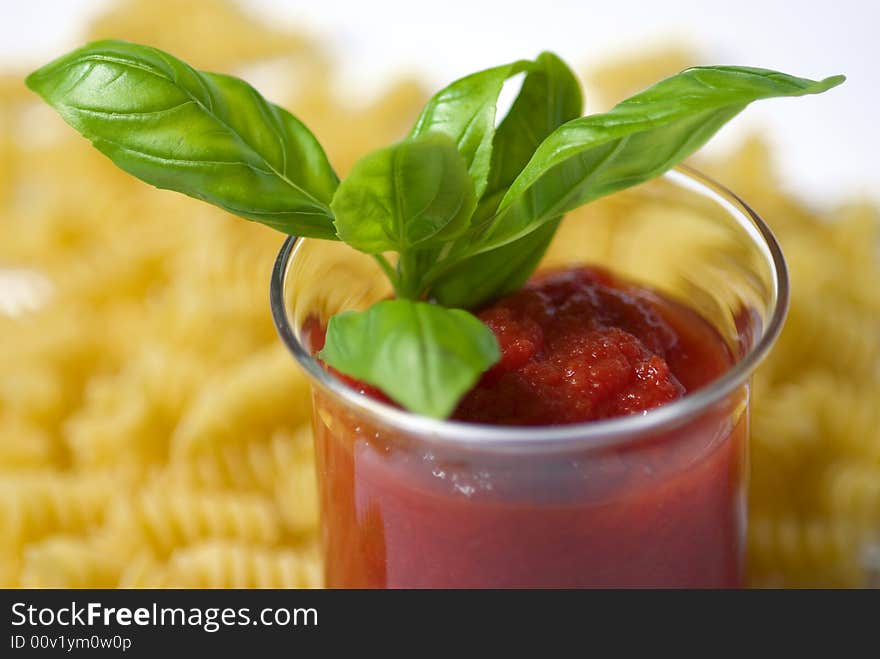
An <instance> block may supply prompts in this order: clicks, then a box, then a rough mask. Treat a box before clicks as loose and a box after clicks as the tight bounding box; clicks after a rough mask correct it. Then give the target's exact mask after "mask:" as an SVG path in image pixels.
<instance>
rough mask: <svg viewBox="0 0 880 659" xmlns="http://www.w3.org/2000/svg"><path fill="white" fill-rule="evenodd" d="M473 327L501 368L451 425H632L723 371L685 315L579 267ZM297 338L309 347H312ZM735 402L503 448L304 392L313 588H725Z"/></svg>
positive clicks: (732, 532)
mask: <svg viewBox="0 0 880 659" xmlns="http://www.w3.org/2000/svg"><path fill="white" fill-rule="evenodd" d="M477 315H478V316H479V317H480V318H481V320H483V322H485V323H486V324H487V325H488V326H489V327H490V328H491V329H492V331H493V332H494V333H495V335H496V337H497V338H498V341H499V344H500V346H501V351H502V358H501V361H500V362H499V363H498V364H497V365H496V366H494V367H493V368H492V369H491V370H490V371H489V372H487V373H486V374H485V375H484V376H483V378H482V379H481V380H480V382H479V383H478V384H477V385H476V386H475V387H474V388H473V389H472V390H471V392H469V393H468V394H467V395H466V396H465V397H464V399H463V400H462V401H461V403H460V405H459V406H458V409H457V410H456V411H455V414H454V418H455V419H456V420H459V421H468V422H477V423H484V424H493V425H517V426H554V425H562V424H571V423H577V422H585V421H596V420H601V419H608V418H612V417H618V416H625V415H630V414H644V413H646V412H647V411H648V410H651V409H654V408H656V407H658V406H660V405H663V404H665V403H668V402H671V401H674V400H676V399H678V398H681V397H682V396H684V395H686V394H688V393H690V392H692V391H694V390H696V389H698V388H700V387H702V386H704V385H706V384H708V383H709V382H711V381H712V380H714V379H716V378H717V377H718V376H720V375H721V374H722V373H724V372H725V371H726V370H727V369H729V368H730V366H731V365H732V362H733V359H732V356H731V353H730V351H729V349H728V348H727V346H726V344H725V343H724V341H723V340H722V338H721V337H720V336H719V334H718V333H717V331H716V330H715V329H714V328H713V327H712V326H711V325H710V324H709V323H708V322H707V321H705V320H704V319H702V318H701V317H700V316H699V315H698V314H696V313H695V312H693V311H691V310H690V309H687V308H686V307H683V306H681V305H679V304H677V303H675V302H672V301H670V300H667V299H665V298H663V297H662V296H660V295H658V294H657V293H655V292H653V291H651V290H650V289H647V288H644V287H640V286H636V285H634V284H631V283H628V282H625V281H622V280H620V279H618V278H616V277H614V276H612V275H611V274H609V273H608V272H606V271H603V270H599V269H594V268H574V269H568V270H560V271H551V272H548V273H541V274H539V275H538V276H536V277H534V278H533V279H532V280H531V281H530V282H529V283H528V284H527V285H526V286H525V287H523V289H521V290H520V291H518V292H517V293H515V294H513V295H511V296H509V297H507V298H505V299H502V300H500V301H498V302H496V303H494V304H493V305H491V306H489V307H488V308H486V309H483V310H481V311H479V312H478V314H477ZM312 338H313V346H312V347H313V348H314V349H316V350H317V349H318V348H319V347H320V346H319V343H321V342H322V339H323V337H322V336H321V333H320V332H312ZM349 383H350V384H351V385H352V386H355V387H357V388H359V389H360V390H361V391H362V392H363V393H364V394H365V395H371V396H374V397H377V398H383V399H384V397H382V395H381V393H379V392H377V391H375V390H374V389H372V388H370V387H366V386H359V385H358V384H357V383H353V382H350V381H349ZM386 400H387V399H386ZM742 407H743V406H742V405H741V404H740V401H728V402H726V403H722V404H719V405H716V406H715V407H713V408H711V409H708V410H706V411H705V412H704V413H702V414H701V415H699V416H698V417H696V418H692V419H690V420H689V421H688V422H687V423H684V424H681V425H679V426H678V427H675V428H672V429H669V430H665V431H663V432H662V433H660V432H656V431H655V432H654V433H652V434H647V435H642V436H639V437H634V438H633V439H632V440H631V441H630V440H629V439H627V440H626V441H623V442H614V443H611V444H608V445H602V446H589V445H586V446H584V445H580V446H578V447H577V448H573V449H570V450H563V451H548V452H541V451H537V452H531V453H528V452H526V453H517V452H514V453H511V452H502V451H493V450H491V449H481V448H480V447H479V446H476V447H473V448H457V449H456V448H450V447H449V446H445V445H443V444H442V443H439V442H431V441H429V440H428V441H426V440H425V439H424V438H416V437H411V436H407V435H406V434H405V433H401V432H400V431H399V430H395V429H394V428H389V427H386V426H382V425H380V424H378V423H377V422H373V421H370V420H368V419H365V418H360V417H359V416H358V413H357V411H356V410H352V409H350V408H347V407H345V406H343V405H341V404H340V402H339V401H338V400H337V399H335V398H334V397H332V396H331V395H329V394H327V393H326V392H324V391H321V390H320V389H319V390H316V391H315V440H316V449H317V459H318V471H319V479H320V481H321V506H322V515H323V521H322V524H323V541H324V545H325V561H326V562H325V576H326V585H327V586H329V587H441V588H442V587H448V588H457V587H466V588H467V587H500V588H505V587H593V586H615V587H640V586H654V587H736V586H739V585H741V580H742V549H743V547H742V545H743V533H744V489H743V485H744V467H745V439H746V431H747V417H746V414H745V412H744V411H743V409H742ZM538 432H539V431H537V430H536V433H538Z"/></svg>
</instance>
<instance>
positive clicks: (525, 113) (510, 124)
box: [486, 52, 584, 196]
mask: <svg viewBox="0 0 880 659" xmlns="http://www.w3.org/2000/svg"><path fill="white" fill-rule="evenodd" d="M583 111H584V99H583V95H582V94H581V86H580V83H579V82H578V79H577V77H576V76H575V74H574V73H573V72H572V70H571V69H570V68H569V67H568V65H567V64H566V63H565V62H563V61H562V60H561V59H560V58H559V57H558V56H556V55H555V54H553V53H550V52H544V53H541V54H540V55H538V57H537V59H536V60H535V65H534V67H533V68H532V69H530V70H529V72H528V73H527V74H526V77H525V80H524V81H523V84H522V88H521V89H520V91H519V95H518V96H517V97H516V100H515V101H514V102H513V105H511V107H510V111H509V112H508V113H507V116H506V117H504V120H503V121H502V122H501V124H500V125H499V126H498V129H497V131H496V132H495V138H494V140H493V143H492V165H491V167H490V170H489V180H488V184H487V187H486V195H487V196H489V195H493V194H497V193H498V192H499V191H501V190H507V188H508V187H510V184H511V183H513V181H514V179H516V177H517V176H519V173H520V172H521V171H522V169H523V167H525V166H526V164H527V163H528V162H529V160H531V158H532V156H533V155H534V153H535V150H536V149H537V148H538V146H540V144H541V142H543V141H544V139H545V138H546V137H547V136H548V135H549V134H550V133H552V132H553V131H554V130H556V129H557V128H559V127H560V126H561V125H562V124H564V123H566V122H568V121H571V120H572V119H576V118H577V117H579V116H581V114H582V113H583Z"/></svg>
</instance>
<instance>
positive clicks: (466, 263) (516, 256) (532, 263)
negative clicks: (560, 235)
mask: <svg viewBox="0 0 880 659" xmlns="http://www.w3.org/2000/svg"><path fill="white" fill-rule="evenodd" d="M561 219H562V218H556V219H555V220H552V221H550V222H545V223H544V224H542V225H541V226H539V227H538V228H537V229H535V230H534V231H532V232H531V233H529V234H526V235H525V236H523V237H522V238H519V239H517V240H514V241H513V242H512V243H507V244H506V245H502V246H501V247H497V248H496V249H493V250H490V251H488V252H483V253H482V254H478V255H476V256H472V257H470V258H467V259H464V260H463V261H459V262H458V263H456V264H455V267H453V268H452V269H451V270H449V271H448V272H447V273H445V274H444V276H442V277H440V278H439V279H438V280H437V281H436V282H435V283H434V284H433V285H432V286H431V297H433V298H434V299H435V300H437V302H438V303H440V304H442V305H444V306H447V307H449V306H455V307H462V308H465V309H478V308H479V307H481V306H483V305H484V304H486V303H488V302H491V301H492V300H495V299H497V298H499V297H501V296H504V295H507V294H509V293H513V292H514V291H516V290H518V289H519V288H520V287H521V286H522V285H523V284H524V283H525V282H526V280H527V279H528V278H529V276H530V275H531V274H532V272H534V270H535V268H536V267H538V263H539V262H540V261H541V257H543V256H544V252H546V251H547V247H549V246H550V241H551V240H553V236H554V235H555V234H556V229H557V228H558V227H559V222H560V220H561Z"/></svg>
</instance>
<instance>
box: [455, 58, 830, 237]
mask: <svg viewBox="0 0 880 659" xmlns="http://www.w3.org/2000/svg"><path fill="white" fill-rule="evenodd" d="M843 80H844V77H843V76H834V77H831V78H826V79H825V80H822V81H820V82H816V81H813V80H806V79H803V78H795V77H793V76H789V75H786V74H784V73H779V72H776V71H769V70H766V69H754V68H746V67H732V66H719V67H696V68H692V69H687V70H685V71H683V72H682V73H679V74H678V75H675V76H673V77H671V78H667V79H666V80H663V81H661V82H659V83H658V84H656V85H654V86H653V87H650V88H649V89H647V90H645V91H644V92H641V93H640V94H637V95H636V96H633V97H632V98H629V99H627V100H625V101H623V102H622V103H620V104H619V105H617V106H615V107H614V108H613V109H612V110H610V111H609V112H607V113H604V114H596V115H591V116H587V117H582V118H580V119H575V120H573V121H570V122H568V123H566V124H564V125H563V126H561V127H560V128H558V129H557V130H555V131H554V132H553V133H552V134H551V135H550V136H549V137H547V139H546V140H544V142H542V144H541V146H540V147H539V148H538V150H537V151H536V152H535V155H534V156H533V157H532V159H531V160H530V161H529V164H528V165H526V167H525V169H523V171H522V173H521V174H520V175H519V176H518V177H517V179H516V180H515V181H514V183H513V184H512V185H511V186H510V189H509V190H508V191H507V193H506V195H505V196H504V198H503V199H502V201H501V203H500V205H499V210H498V212H497V213H496V215H495V217H494V218H493V219H492V221H491V222H490V223H489V224H488V226H487V227H485V228H484V229H483V231H482V232H481V235H480V236H479V237H478V238H476V239H475V240H474V242H473V243H472V245H471V247H470V251H471V253H478V252H481V251H485V250H489V249H492V248H494V247H499V246H501V245H504V244H507V243H509V242H512V241H514V240H516V239H517V238H520V237H521V236H523V235H526V234H528V233H529V232H531V231H533V230H534V229H536V228H537V227H538V226H540V224H541V223H542V222H547V221H550V220H551V219H554V218H557V217H559V216H560V215H561V214H562V213H565V212H566V211H568V210H571V209H573V208H576V207H578V206H581V205H583V204H585V203H587V202H589V201H592V200H594V199H597V198H599V197H601V196H604V195H607V194H609V193H612V192H615V191H617V190H620V189H622V188H626V187H630V186H633V185H636V184H638V183H641V182H643V181H646V180H648V179H651V178H654V177H655V176H659V175H660V174H662V173H663V172H665V171H666V170H668V169H670V168H672V167H674V166H675V165H677V164H678V163H680V162H681V161H682V160H684V158H686V157H687V156H688V155H690V154H691V153H693V152H694V151H696V150H697V149H698V148H699V147H700V146H702V145H703V144H704V143H705V142H706V141H707V140H708V139H709V138H710V137H711V136H712V135H714V134H715V132H717V131H718V129H719V128H721V126H723V125H724V124H725V123H726V122H727V121H729V120H730V119H732V118H733V117H734V116H735V115H737V114H738V113H739V112H740V111H741V110H742V109H743V108H745V107H746V106H747V105H748V104H749V103H751V102H752V101H756V100H759V99H764V98H774V97H783V96H803V95H805V94H819V93H821V92H824V91H826V90H828V89H831V88H832V87H835V86H837V85H839V84H840V83H841V82H843Z"/></svg>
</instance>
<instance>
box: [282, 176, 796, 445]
mask: <svg viewBox="0 0 880 659" xmlns="http://www.w3.org/2000/svg"><path fill="white" fill-rule="evenodd" d="M662 178H665V179H668V180H671V181H673V182H674V183H676V184H677V185H679V186H680V187H685V188H690V189H691V190H694V191H696V192H698V193H701V194H703V195H704V196H709V197H711V198H712V200H713V201H714V202H716V203H718V204H719V205H720V206H723V207H724V208H725V210H726V211H727V212H728V215H730V216H732V217H734V218H735V219H736V220H737V222H738V223H739V224H740V226H741V227H742V228H743V229H744V230H745V231H746V233H748V234H749V235H750V237H751V238H752V240H753V241H754V242H755V243H756V244H757V245H758V246H759V248H760V249H761V251H762V252H763V253H764V257H765V258H766V259H767V262H768V264H769V265H770V266H771V271H772V272H771V274H772V284H773V290H772V293H773V308H772V313H771V314H770V317H769V320H768V321H767V322H766V325H765V327H764V328H763V331H762V333H761V336H760V338H759V339H758V341H757V342H756V343H755V344H754V345H753V346H752V347H751V348H750V349H749V351H748V352H747V353H746V354H745V355H743V356H742V358H741V359H739V360H738V361H737V362H736V363H735V364H734V365H733V367H732V368H730V369H729V370H728V371H726V372H725V373H724V375H722V376H721V377H720V378H718V379H717V380H715V381H713V382H711V383H710V384H708V385H706V386H704V387H702V388H700V389H698V390H697V391H695V392H693V393H691V394H687V395H685V396H683V397H682V398H680V399H678V400H676V401H673V402H671V403H666V404H664V405H661V406H660V407H657V408H655V409H652V410H649V411H647V412H644V413H642V414H632V415H628V416H622V417H615V418H612V419H604V420H599V421H586V422H582V423H572V424H565V425H553V426H512V425H491V424H483V423H472V422H467V421H452V420H445V419H433V418H430V417H426V416H421V415H419V414H415V413H413V412H409V411H407V410H404V409H400V408H397V407H393V406H392V405H389V404H387V403H383V402H380V401H378V400H375V399H373V398H370V397H368V396H365V395H363V394H360V393H358V392H357V391H355V390H354V389H352V388H350V387H349V386H347V385H346V384H344V383H343V382H342V381H341V380H339V379H338V378H336V377H335V376H333V375H332V374H331V373H329V372H328V371H327V370H325V369H324V368H323V367H322V366H321V365H320V364H319V363H318V361H317V360H316V359H315V358H314V357H313V356H312V354H311V353H310V352H309V351H308V350H307V349H306V347H305V346H303V345H302V343H300V341H299V339H297V337H296V333H295V332H294V331H293V328H292V327H291V325H290V322H289V320H288V314H287V310H286V307H285V303H284V292H285V285H286V279H287V270H288V265H289V263H290V261H291V259H292V258H293V257H294V256H295V254H296V252H297V250H298V249H299V246H300V245H301V244H302V242H303V239H301V238H299V237H297V236H288V238H287V239H286V240H285V241H284V244H283V245H282V246H281V250H280V251H279V252H278V256H277V258H276V259H275V265H274V267H273V269H272V275H271V281H270V287H269V303H270V308H271V312H272V319H273V321H274V323H275V328H276V330H277V331H278V334H279V335H280V337H281V339H282V341H283V342H284V344H285V345H286V346H287V348H288V350H289V351H290V352H291V353H292V354H293V356H294V358H295V359H296V360H297V362H299V364H300V366H302V367H303V368H304V369H305V371H306V373H308V375H309V376H310V377H311V378H312V379H313V380H314V382H315V383H317V384H318V385H320V386H321V387H323V388H324V389H325V390H327V391H329V392H330V393H332V394H333V395H334V396H336V397H337V398H339V399H341V400H342V401H343V402H344V403H345V404H347V405H349V406H351V407H352V408H354V409H356V410H357V412H358V413H360V414H363V415H365V416H367V417H370V418H372V419H374V420H376V421H377V422H379V423H381V424H384V425H387V426H392V427H394V428H396V429H398V430H400V431H401V432H405V433H408V434H412V435H417V436H419V437H420V438H423V439H425V440H427V441H432V442H436V443H438V444H442V445H447V446H457V447H466V448H472V449H499V450H505V449H508V450H510V449H513V450H522V449H524V448H527V447H528V448H536V447H538V448H541V449H550V448H551V447H558V445H560V444H563V445H564V446H565V448H571V445H572V444H574V443H577V444H580V443H584V444H587V445H588V446H589V447H591V448H600V447H603V446H608V445H610V444H614V443H617V442H621V441H625V440H626V439H632V438H637V437H641V436H644V435H645V434H646V433H649V432H652V431H653V432H660V431H663V430H668V429H671V428H675V427H678V426H680V425H681V424H683V423H686V422H687V421H690V420H692V419H693V418H694V417H696V416H697V415H699V414H700V413H701V412H703V411H705V410H707V409H709V408H710V407H711V406H712V405H715V404H716V403H719V402H720V401H722V400H724V398H725V397H726V396H728V395H729V394H730V393H732V392H733V391H734V390H736V389H737V388H739V387H740V386H742V385H743V384H745V382H746V381H747V380H748V378H749V377H750V376H751V374H752V373H753V372H754V370H755V368H756V367H757V365H758V364H759V363H760V362H761V360H762V359H763V358H764V357H765V356H766V354H767V352H768V351H769V350H770V348H771V347H772V345H773V343H774V342H775V341H776V338H777V337H778V336H779V333H780V331H781V330H782V326H783V324H784V322H785V316H786V313H787V311H788V303H789V279H788V269H787V267H786V264H785V259H784V257H783V255H782V249H781V248H780V246H779V243H778V242H777V240H776V238H775V236H774V235H773V232H772V231H771V230H770V227H769V226H767V224H766V223H765V222H764V220H763V219H762V218H761V217H760V216H759V215H758V214H757V213H756V212H755V211H754V210H753V209H752V208H751V207H750V206H749V205H748V204H747V203H746V202H745V201H743V199H742V198H740V197H739V196H738V195H737V194H735V193H734V192H732V191H731V190H729V189H728V188H726V187H725V186H723V185H721V184H720V183H718V182H716V181H714V180H713V179H711V178H709V177H708V176H705V175H704V174H701V173H700V172H698V171H696V170H695V169H693V168H691V167H688V166H684V165H680V166H678V167H676V168H674V169H672V170H669V171H667V172H666V173H665V174H663V175H662Z"/></svg>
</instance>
